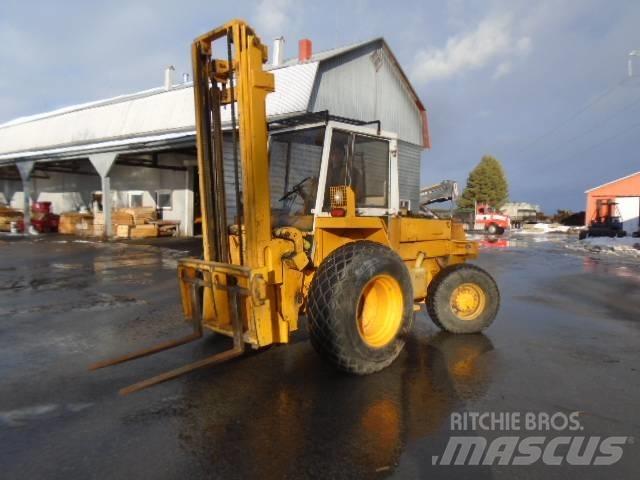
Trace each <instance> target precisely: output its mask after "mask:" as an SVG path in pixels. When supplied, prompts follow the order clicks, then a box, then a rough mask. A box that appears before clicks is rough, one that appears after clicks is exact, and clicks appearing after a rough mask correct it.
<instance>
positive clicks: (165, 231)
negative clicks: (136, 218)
mask: <svg viewBox="0 0 640 480" xmlns="http://www.w3.org/2000/svg"><path fill="white" fill-rule="evenodd" d="M153 223H154V224H156V225H157V226H158V236H159V237H175V236H177V235H178V227H180V222H179V221H177V220H158V221H156V222H153Z"/></svg>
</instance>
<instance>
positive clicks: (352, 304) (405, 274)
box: [307, 241, 413, 375]
mask: <svg viewBox="0 0 640 480" xmlns="http://www.w3.org/2000/svg"><path fill="white" fill-rule="evenodd" d="M381 277H382V278H387V279H391V281H392V282H393V281H395V282H397V284H396V285H395V287H394V288H397V289H398V291H399V292H400V294H401V296H402V303H401V304H399V307H398V312H399V313H400V315H401V317H396V318H399V323H396V324H397V325H398V326H397V330H395V329H394V330H393V331H391V332H389V335H393V337H392V338H391V339H390V340H389V341H388V343H386V344H384V345H379V346H377V345H376V346H375V347H373V346H371V345H370V344H369V343H367V342H366V341H365V339H364V337H363V335H364V334H363V333H361V328H362V327H361V323H360V321H359V318H360V319H361V318H362V315H363V313H362V308H363V307H362V299H363V298H364V297H365V291H368V290H366V289H367V288H369V287H368V286H369V285H370V284H371V282H372V281H375V279H376V278H381ZM398 287H399V288H398ZM307 313H308V328H309V338H310V340H311V344H312V345H313V347H314V348H315V350H316V351H317V352H318V354H320V356H321V357H322V358H324V359H325V360H327V361H328V362H329V363H331V364H332V365H334V366H335V367H336V368H337V369H339V370H341V371H345V372H349V373H354V374H358V375H365V374H369V373H374V372H377V371H379V370H382V369H383V368H385V367H387V366H389V365H390V364H391V363H392V362H393V361H394V360H395V359H396V358H397V357H398V355H399V354H400V352H401V351H402V349H403V348H404V344H405V338H406V336H407V334H408V333H409V331H410V330H411V326H412V323H413V287H412V285H411V277H410V275H409V271H408V270H407V267H406V266H405V264H404V263H403V261H402V259H401V258H400V257H399V256H398V255H397V254H396V253H395V252H394V251H392V250H391V249H389V248H388V247H386V246H384V245H381V244H378V243H374V242H370V241H358V242H353V243H348V244H346V245H343V246H342V247H340V248H337V249H336V250H335V251H333V252H332V253H331V254H330V255H329V256H328V257H327V258H325V259H324V261H323V262H322V263H321V264H320V267H319V268H318V271H317V272H316V274H315V276H314V278H313V280H312V282H311V286H310V288H309V295H308V307H307ZM359 315H360V317H359Z"/></svg>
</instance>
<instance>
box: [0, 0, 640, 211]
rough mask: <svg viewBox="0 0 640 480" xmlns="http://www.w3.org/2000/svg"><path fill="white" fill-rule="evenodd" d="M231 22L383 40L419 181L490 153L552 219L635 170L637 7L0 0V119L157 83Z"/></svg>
mask: <svg viewBox="0 0 640 480" xmlns="http://www.w3.org/2000/svg"><path fill="white" fill-rule="evenodd" d="M232 18H244V19H245V20H247V21H249V23H251V24H252V25H254V27H255V28H256V30H257V32H258V33H259V34H260V35H261V37H262V38H263V41H265V43H268V44H270V43H271V39H272V38H274V37H276V36H280V35H283V36H284V37H285V57H290V56H295V55H296V53H297V41H298V40H299V39H300V38H310V39H312V40H313V48H314V50H316V51H319V50H325V49H329V48H333V47H337V46H342V45H347V44H351V43H355V42H359V41H363V40H367V39H370V38H374V37H379V36H383V37H384V38H385V39H386V40H387V42H388V43H389V45H390V47H391V49H392V50H393V52H394V53H395V55H396V56H397V58H398V60H399V61H400V64H401V65H402V67H403V69H404V70H405V72H406V73H407V74H408V76H409V78H410V80H411V81H412V83H413V85H414V87H415V89H416V91H417V92H418V94H419V96H420V98H421V99H422V101H423V103H424V104H425V106H426V107H427V110H428V115H429V127H430V132H431V138H432V148H431V149H430V150H426V151H425V152H424V153H423V155H422V168H421V182H422V184H423V185H429V184H432V183H436V182H439V181H440V180H443V179H453V180H457V181H458V182H460V183H461V185H464V183H465V182H466V178H467V175H468V173H469V171H470V170H471V169H472V168H473V167H474V166H475V164H477V162H478V161H479V160H480V158H481V157H482V155H484V154H490V155H493V156H495V157H496V158H498V159H499V160H500V161H501V162H502V163H503V165H504V167H505V170H506V173H507V177H508V181H509V185H510V199H511V200H513V201H527V202H532V203H537V204H540V205H541V206H542V207H543V209H544V210H545V211H546V212H547V213H553V212H554V211H555V210H556V209H560V208H562V209H571V210H574V211H577V210H581V209H584V202H585V200H584V190H586V189H587V188H590V187H593V186H597V185H599V184H601V183H604V182H606V181H609V180H613V179H615V178H618V177H621V176H624V175H627V174H630V173H633V172H636V171H639V170H640V155H638V150H639V148H640V57H638V58H637V59H636V61H635V62H634V66H635V67H636V71H635V72H634V73H635V74H637V75H634V76H631V77H629V76H628V72H627V61H628V59H629V57H628V54H629V52H631V51H632V50H634V49H640V2H639V1H637V0H608V1H606V0H539V1H535V2H532V1H525V0H522V1H521V0H483V1H480V0H478V1H471V0H468V1H463V0H439V1H431V0H422V1H419V0H411V1H401V0H396V1H394V2H388V1H386V0H385V1H364V0H355V1H354V0H342V1H329V0H326V1H306V0H254V1H241V0H236V1H234V2H228V1H225V2H219V1H215V0H208V1H200V0H180V1H175V0H173V1H165V0H155V1H146V0H127V1H120V0H111V1H109V0H106V1H105V0H103V1H100V2H98V1H92V0H66V1H63V0H61V1H58V2H51V1H37V0H32V1H29V2H25V1H23V0H21V1H14V0H2V1H1V2H0V65H1V66H2V67H1V68H0V123H2V122H5V121H8V120H11V119H13V118H16V117H19V116H23V115H29V114H35V113H40V112H45V111H48V110H52V109H55V108H58V107H63V106H67V105H71V104H76V103H81V102H86V101H91V100H97V99H101V98H105V97H109V96H115V95H119V94H124V93H131V92H135V91H139V90H144V89H147V88H152V87H156V86H160V85H161V84H162V82H163V75H164V73H163V71H164V68H165V67H166V66H167V65H175V67H176V71H177V73H178V74H181V73H182V72H190V71H191V67H190V64H189V46H190V43H191V40H192V39H193V38H194V37H195V36H197V35H198V34H200V33H203V32H205V31H207V30H209V29H211V28H213V27H215V26H218V25H219V24H222V23H224V22H226V21H228V20H230V19H232Z"/></svg>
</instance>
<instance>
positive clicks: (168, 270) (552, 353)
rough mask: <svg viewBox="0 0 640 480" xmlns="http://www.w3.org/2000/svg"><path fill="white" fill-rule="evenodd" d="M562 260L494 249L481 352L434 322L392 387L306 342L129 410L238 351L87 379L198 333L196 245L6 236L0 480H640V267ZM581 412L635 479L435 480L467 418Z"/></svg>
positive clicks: (538, 473) (555, 247)
mask: <svg viewBox="0 0 640 480" xmlns="http://www.w3.org/2000/svg"><path fill="white" fill-rule="evenodd" d="M566 242H567V239H566V237H556V238H553V237H544V238H539V237H532V236H530V237H524V236H523V237H512V238H511V239H510V240H508V241H500V242H497V243H485V246H484V247H483V250H482V255H481V258H480V259H478V261H477V262H476V263H477V264H479V265H481V266H483V267H484V268H486V269H487V270H488V271H489V272H491V273H492V274H493V275H494V277H495V278H496V281H497V282H498V285H499V287H500V290H501V294H502V306H501V310H500V314H499V316H498V318H497V320H496V321H495V323H494V324H493V325H492V326H491V327H490V328H489V329H488V330H487V331H486V333H485V334H484V335H466V336H455V335H448V334H444V333H441V332H439V331H438V330H437V328H436V327H435V326H434V325H433V324H432V323H431V321H430V320H429V319H428V317H427V316H426V315H425V313H424V312H420V313H419V314H418V315H417V319H416V323H415V328H414V331H413V334H412V335H411V337H410V338H409V339H408V343H407V347H406V349H405V351H404V352H403V353H402V354H401V356H400V357H399V358H398V360H397V361H396V362H395V363H394V364H393V365H392V366H391V367H389V368H388V369H386V370H384V371H382V372H380V373H378V374H375V375H371V376H368V377H352V376H346V375H343V374H339V373H337V372H335V371H333V370H332V369H331V368H330V367H328V366H327V365H325V364H324V363H323V362H322V360H321V359H320V358H319V357H318V356H317V355H316V354H315V352H314V351H313V349H312V347H311V345H310V344H309V342H308V341H307V335H306V332H305V328H304V324H303V328H302V329H301V331H300V332H299V333H297V334H296V335H295V336H294V339H293V342H292V344H291V345H288V346H280V347H273V348H271V349H268V350H266V351H264V352H260V353H251V354H248V355H245V356H244V357H242V358H240V359H237V360H234V361H231V362H229V363H227V364H224V365H221V366H217V367H213V368H211V369H208V370H203V371H199V372H196V373H193V374H191V375H188V376H185V377H182V378H180V379H178V380H174V381H171V382H168V383H165V384H162V385H159V386H156V387H154V388H151V389H148V390H145V391H142V392H139V393H136V394H133V395H130V396H128V397H120V396H118V395H117V391H118V389H119V388H121V387H123V386H126V385H129V384H131V383H133V382H135V381H137V380H140V379H144V378H146V377H149V376H151V375H154V374H156V373H159V372H162V371H164V370H168V369H171V368H173V367H176V366H180V365H182V364H185V363H188V362H191V361H194V360H197V359H199V358H202V357H204V356H206V355H210V354H212V353H214V352H216V351H220V350H222V349H225V348H227V347H228V346H229V343H228V339H226V338H221V337H217V336H215V335H210V336H208V337H207V338H206V339H205V340H203V341H200V342H197V343H194V344H188V345H185V346H182V347H179V348H177V349H174V350H172V351H168V352H164V353H162V354H158V355H156V356H153V357H149V358H144V359H140V360H137V361H135V362H133V363H130V364H124V365H120V366H115V367H112V368H109V369H105V370H100V371H97V372H93V373H89V372H88V371H87V366H88V365H89V364H90V363H92V362H94V361H96V360H100V359H104V358H108V357H112V356H115V355H118V354H122V353H126V352H127V351H130V350H133V349H135V348H139V347H142V346H148V345H151V344H154V343H156V342H159V341H163V340H167V339H170V338H175V337H178V336H180V335H182V334H184V333H186V332H187V327H186V326H185V325H184V324H183V323H181V311H180V303H179V295H178V289H177V278H176V262H177V259H178V258H180V257H181V256H184V255H187V254H196V255H197V254H198V245H197V243H196V242H192V241H171V240H169V241H168V242H161V243H158V244H156V245H151V246H148V245H141V244H136V245H131V244H129V245H126V244H121V243H91V242H83V241H80V242H78V241H72V240H70V239H68V238H66V237H61V236H52V237H46V238H45V237H39V238H38V239H31V240H25V239H12V238H10V237H7V236H4V237H0V477H2V478H4V479H23V478H29V479H34V478H65V479H69V478H72V479H75V478H78V479H85V478H97V479H103V478H109V479H111V478H154V479H164V478H171V479H173V478H264V479H272V478H273V479H276V478H386V477H391V478H394V477H395V478H467V477H470V476H471V475H473V476H474V477H475V478H540V477H542V476H544V477H546V478H578V477H580V478H602V477H605V476H606V477H607V478H637V472H638V471H639V470H640V456H639V453H640V450H639V447H638V444H637V442H636V439H637V438H639V435H640V414H639V413H638V412H639V408H638V407H639V403H640V402H639V401H640V371H639V370H640V365H639V362H638V360H639V358H640V315H639V312H640V262H638V261H637V260H625V259H624V257H618V256H607V255H595V254H582V253H580V252H576V251H571V250H568V249H567V248H565V243H566ZM574 411H579V412H580V423H581V425H582V426H583V430H582V431H581V432H580V435H585V436H599V437H601V438H603V437H608V436H612V435H615V436H627V437H630V438H629V440H628V441H627V443H626V444H625V445H624V447H623V452H624V453H623V456H622V458H621V459H620V461H618V462H617V463H616V464H614V465H611V466H571V465H568V464H567V463H566V462H563V463H562V464H561V465H557V466H545V465H544V464H543V462H536V463H535V464H534V465H532V466H526V467H525V466H512V465H511V466H510V465H493V466H441V465H435V466H434V465H433V464H432V463H433V457H434V456H441V455H442V454H443V452H444V449H445V447H446V445H447V441H448V440H449V438H450V437H451V436H452V435H460V434H461V433H460V432H458V431H454V430H452V428H451V421H450V415H451V414H452V413H462V412H522V413H524V412H536V413H541V412H542V413H545V412H546V413H549V414H553V413H555V412H564V413H567V414H568V413H570V412H574ZM462 434H471V435H473V434H479V435H483V436H485V437H486V438H487V439H488V440H489V441H491V440H492V439H494V438H496V437H499V436H502V435H520V436H527V435H531V433H523V432H515V433H514V432H504V431H491V432H487V431H482V432H480V433H477V432H475V433H474V432H463V433H462ZM542 435H547V436H550V437H553V436H557V435H575V433H566V432H560V433H557V432H556V433H554V432H551V433H550V432H546V433H545V432H543V433H542ZM559 451H560V450H559Z"/></svg>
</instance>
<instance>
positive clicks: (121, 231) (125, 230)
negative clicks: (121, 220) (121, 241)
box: [115, 225, 131, 238]
mask: <svg viewBox="0 0 640 480" xmlns="http://www.w3.org/2000/svg"><path fill="white" fill-rule="evenodd" d="M115 233H116V238H129V235H130V234H131V225H118V227H117V228H116V232H115Z"/></svg>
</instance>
